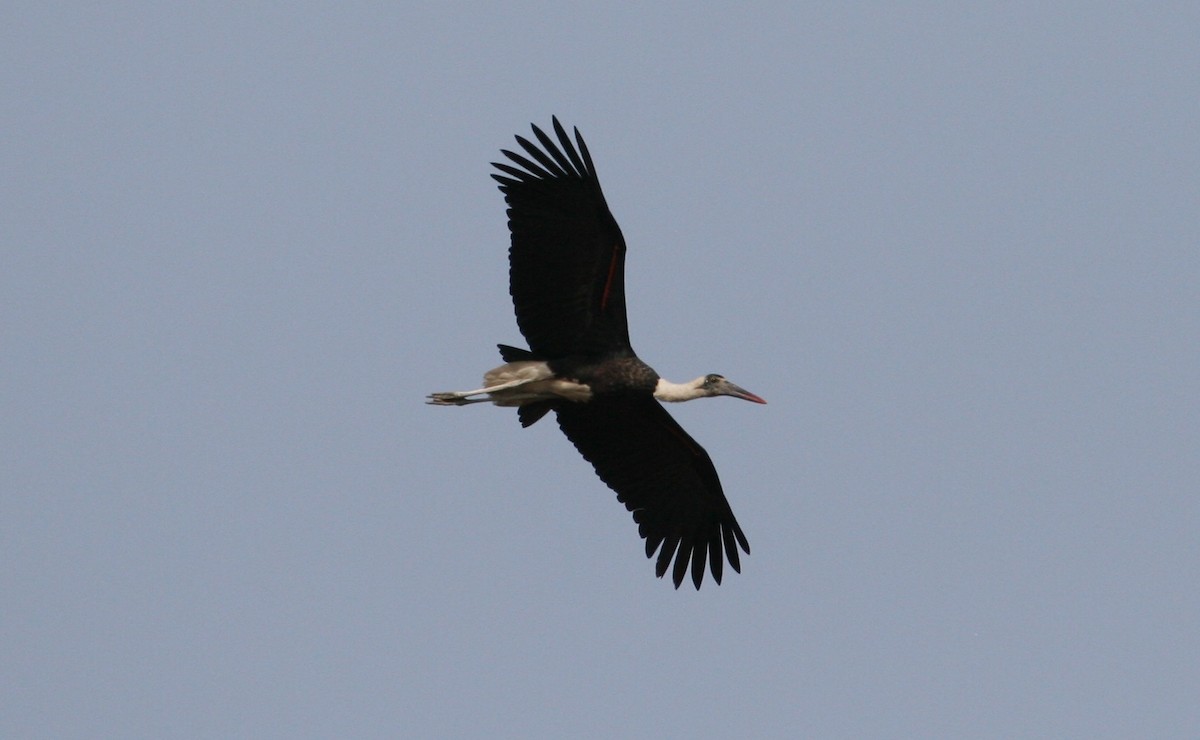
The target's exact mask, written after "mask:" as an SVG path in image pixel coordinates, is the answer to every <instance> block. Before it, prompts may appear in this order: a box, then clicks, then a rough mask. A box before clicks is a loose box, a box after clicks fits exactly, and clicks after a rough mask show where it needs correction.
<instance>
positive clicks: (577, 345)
mask: <svg viewBox="0 0 1200 740" xmlns="http://www.w3.org/2000/svg"><path fill="white" fill-rule="evenodd" d="M552 121H553V124H554V132H555V134H556V135H557V138H558V142H557V143H556V142H555V141H554V140H553V139H551V138H550V136H548V135H547V134H546V133H545V132H543V131H542V130H541V129H540V128H538V127H537V126H532V128H533V134H534V136H535V137H536V138H537V140H538V142H539V143H540V144H541V147H540V148H539V147H538V146H537V145H536V144H534V143H533V142H531V141H529V140H528V139H525V138H524V137H521V136H517V137H516V139H517V143H518V144H520V146H521V148H522V149H524V150H525V154H526V155H528V156H525V155H522V154H518V153H516V152H512V151H509V150H507V149H503V150H501V153H502V154H504V156H505V157H507V158H508V160H509V161H510V162H511V163H512V164H508V163H498V162H493V163H492V165H493V166H494V167H495V168H496V169H497V170H499V171H500V174H497V173H492V177H493V178H495V180H496V181H497V182H499V183H500V190H501V192H503V193H504V200H505V202H506V203H507V204H508V228H509V231H510V232H511V234H512V245H511V247H510V249H509V252H508V257H509V292H510V293H511V295H512V300H513V306H514V308H515V309H516V315H517V325H518V327H520V330H521V334H523V335H524V337H525V339H526V340H527V341H528V343H529V349H528V350H524V349H519V348H517V347H510V346H508V345H504V344H501V345H499V348H500V356H501V358H502V359H503V360H504V362H505V364H503V365H501V366H500V367H497V368H494V369H492V370H489V371H488V372H487V373H486V374H485V375H484V377H483V387H481V388H476V389H475V390H470V391H452V392H446V393H433V394H431V395H429V396H428V401H427V402H428V403H431V404H435V405H441V406H463V405H466V404H471V403H481V402H486V401H490V402H492V403H494V404H496V405H497V406H515V407H516V408H517V416H518V418H519V420H520V422H521V426H522V427H528V426H529V425H531V424H533V423H534V422H536V421H537V420H538V419H541V418H542V417H543V416H545V415H546V414H547V413H548V412H550V411H554V413H555V415H556V416H557V417H558V425H559V427H560V428H561V429H562V431H563V433H564V434H566V436H567V438H568V439H569V440H570V441H571V442H572V443H573V444H574V445H575V447H576V449H578V450H579V453H580V454H581V455H583V457H584V458H585V459H586V460H587V461H588V462H590V463H591V464H592V466H593V467H594V468H595V469H596V474H597V475H598V476H599V477H600V479H601V480H602V481H604V483H606V484H607V485H608V486H609V488H611V489H613V490H614V491H615V492H616V494H617V499H618V500H619V501H620V502H621V503H623V504H625V507H626V508H627V509H628V510H629V511H631V512H633V520H634V521H635V522H637V525H638V534H640V535H641V536H642V538H643V539H645V540H646V557H649V558H653V557H654V553H655V552H656V551H657V553H658V558H657V560H656V562H655V568H654V570H655V575H657V576H658V577H660V578H661V577H662V576H663V575H664V574H665V573H666V572H667V570H668V568H670V570H671V578H672V580H673V581H674V582H675V588H679V585H680V584H681V583H682V582H683V578H684V576H685V575H686V574H687V571H688V567H689V565H690V567H691V572H692V582H693V583H694V584H695V586H696V588H697V589H699V588H700V584H701V582H702V581H703V580H704V570H705V561H706V560H707V562H708V568H709V570H711V572H712V577H713V580H715V581H716V582H717V583H720V582H721V571H722V569H723V567H724V562H725V560H726V558H727V559H728V561H729V564H730V566H732V567H733V569H734V570H735V571H737V572H739V573H740V572H741V563H740V558H739V555H738V547H739V546H740V547H741V549H742V550H743V551H744V552H745V553H747V554H749V553H750V544H749V542H748V541H747V540H746V535H745V534H743V533H742V529H741V527H740V526H738V523H737V519H735V518H734V516H733V510H732V509H731V508H730V506H729V502H728V501H727V500H726V499H725V494H724V492H723V491H722V489H721V481H720V479H719V478H718V477H717V470H716V468H715V467H714V466H713V463H712V459H711V458H710V457H709V456H708V453H707V452H705V451H704V448H703V447H701V446H700V445H699V444H697V443H696V441H695V440H694V439H692V437H691V436H689V435H688V433H687V432H685V431H684V430H683V428H682V427H680V426H679V424H678V423H677V422H676V421H675V420H674V419H673V418H671V415H670V414H668V413H667V411H666V409H664V408H663V407H662V405H661V404H660V403H659V401H667V402H676V401H690V400H692V399H694V398H708V397H712V396H732V397H734V398H741V399H744V400H746V401H753V402H754V403H766V401H764V400H763V399H761V398H759V397H758V396H756V395H754V394H753V393H751V392H749V391H747V390H745V389H743V388H739V387H738V386H736V385H734V384H733V383H731V382H729V381H728V380H726V379H725V378H723V377H722V376H720V375H716V374H709V375H704V376H702V377H699V378H696V379H695V380H692V381H689V382H686V383H672V382H670V381H668V380H666V379H664V378H660V377H659V376H658V373H656V372H654V370H653V369H652V368H651V367H650V366H649V365H647V364H646V363H644V362H642V361H641V360H640V359H638V357H637V355H636V354H634V352H633V348H632V347H631V346H630V344H629V328H628V325H627V322H626V317H625V275H624V272H625V240H624V238H623V237H622V236H621V229H620V228H619V227H618V226H617V222H616V220H615V219H614V218H613V216H612V214H611V213H610V212H609V210H608V205H607V204H606V203H605V200H604V194H603V193H602V192H601V190H600V181H599V180H598V179H597V178H596V168H595V166H594V165H593V164H592V157H591V155H590V154H589V153H588V148H587V145H586V144H584V142H583V137H582V136H580V134H579V129H575V130H574V133H575V141H574V143H572V141H571V138H570V137H569V136H568V135H567V132H566V131H565V130H564V129H563V127H562V124H560V123H559V122H558V119H557V118H553V119H552ZM514 165H515V166H514ZM672 560H674V565H673V566H672Z"/></svg>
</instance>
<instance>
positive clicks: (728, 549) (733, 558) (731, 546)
mask: <svg viewBox="0 0 1200 740" xmlns="http://www.w3.org/2000/svg"><path fill="white" fill-rule="evenodd" d="M724 530H725V531H724V532H723V533H722V535H723V536H724V538H725V557H727V558H729V564H730V565H731V566H733V570H734V572H735V573H741V572H742V563H741V559H740V558H739V557H738V551H737V545H736V544H735V543H734V541H733V528H732V527H730V526H725V527H724Z"/></svg>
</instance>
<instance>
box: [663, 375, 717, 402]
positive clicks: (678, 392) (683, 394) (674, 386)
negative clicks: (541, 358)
mask: <svg viewBox="0 0 1200 740" xmlns="http://www.w3.org/2000/svg"><path fill="white" fill-rule="evenodd" d="M703 383H704V378H696V379H695V380H690V381H688V382H686V383H672V382H671V381H669V380H667V379H666V378H659V379H658V385H657V386H656V387H655V388H654V397H655V398H657V399H658V400H660V401H671V402H675V401H691V400H692V399H693V398H704V397H705V396H707V395H708V394H707V393H705V392H704V391H703V390H701V388H700V386H701V385H703Z"/></svg>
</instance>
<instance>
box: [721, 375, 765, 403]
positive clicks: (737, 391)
mask: <svg viewBox="0 0 1200 740" xmlns="http://www.w3.org/2000/svg"><path fill="white" fill-rule="evenodd" d="M722 391H723V392H722V395H725V396H733V397H734V398H740V399H742V400H744V401H753V402H754V403H766V401H765V400H763V399H762V398H759V397H758V396H756V395H754V394H753V393H751V392H750V391H748V390H746V389H745V388H742V387H741V386H737V385H734V384H733V383H730V382H729V381H728V380H727V381H725V387H724V388H723V389H722Z"/></svg>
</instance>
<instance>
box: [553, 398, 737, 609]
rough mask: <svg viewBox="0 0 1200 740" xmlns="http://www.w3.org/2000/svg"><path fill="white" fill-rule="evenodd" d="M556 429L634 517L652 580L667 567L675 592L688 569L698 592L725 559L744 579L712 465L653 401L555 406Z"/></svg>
mask: <svg viewBox="0 0 1200 740" xmlns="http://www.w3.org/2000/svg"><path fill="white" fill-rule="evenodd" d="M555 411H556V412H557V414H558V425H559V426H560V427H561V428H562V430H563V432H564V433H565V434H566V435H567V438H568V439H570V440H571V442H572V443H573V444H574V445H575V448H576V449H578V450H579V452H580V453H581V454H582V455H583V456H584V458H586V459H587V460H588V462H590V463H591V464H592V466H593V467H595V468H596V474H597V475H599V476H600V479H601V480H603V481H604V482H605V483H607V484H608V487H609V488H611V489H613V490H614V491H616V492H617V499H618V500H620V501H621V502H622V503H623V504H625V507H626V508H627V509H629V510H630V511H632V512H633V520H634V521H635V522H637V524H638V534H640V535H641V536H642V537H643V538H644V539H645V540H646V557H654V552H655V550H658V560H657V561H656V564H655V569H654V570H655V573H656V574H657V575H658V576H659V577H661V576H662V575H663V574H664V573H666V572H667V568H668V567H669V566H671V560H672V559H674V561H675V564H674V567H673V568H672V571H671V578H672V580H673V581H674V582H675V587H676V588H679V584H680V583H682V582H683V577H684V575H685V574H686V573H687V570H688V566H689V564H690V565H691V569H692V582H693V583H694V584H695V585H696V588H700V582H701V581H702V580H703V579H704V563H705V559H706V558H707V560H708V565H709V569H710V570H711V571H712V576H713V579H714V580H715V581H716V582H717V583H720V582H721V571H722V568H723V565H724V561H725V559H726V558H728V560H729V564H730V565H731V566H733V569H734V570H735V571H737V572H739V573H740V572H741V562H740V560H739V556H738V546H739V545H740V546H741V549H742V550H743V551H745V552H746V553H747V554H749V552H750V544H749V543H748V542H747V541H746V535H744V534H742V528H741V527H739V526H738V523H737V519H735V518H734V516H733V510H732V509H730V508H729V502H728V501H727V500H726V499H725V494H724V492H723V491H722V490H721V481H720V479H719V478H718V477H717V470H716V468H714V467H713V464H712V459H711V458H709V456H708V453H707V452H705V451H704V448H703V447H701V446H700V445H699V444H697V443H696V441H695V440H694V439H692V438H691V437H690V436H689V435H688V433H687V432H685V431H684V430H683V427H681V426H679V424H678V423H677V422H676V421H675V420H674V419H673V418H671V415H670V414H668V413H667V410H666V409H664V408H663V407H662V406H661V405H660V404H659V403H658V401H656V400H654V398H653V397H652V396H649V395H642V394H630V395H616V396H612V397H608V398H605V400H604V403H565V404H562V405H560V406H558V407H557V408H556V409H555Z"/></svg>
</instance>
